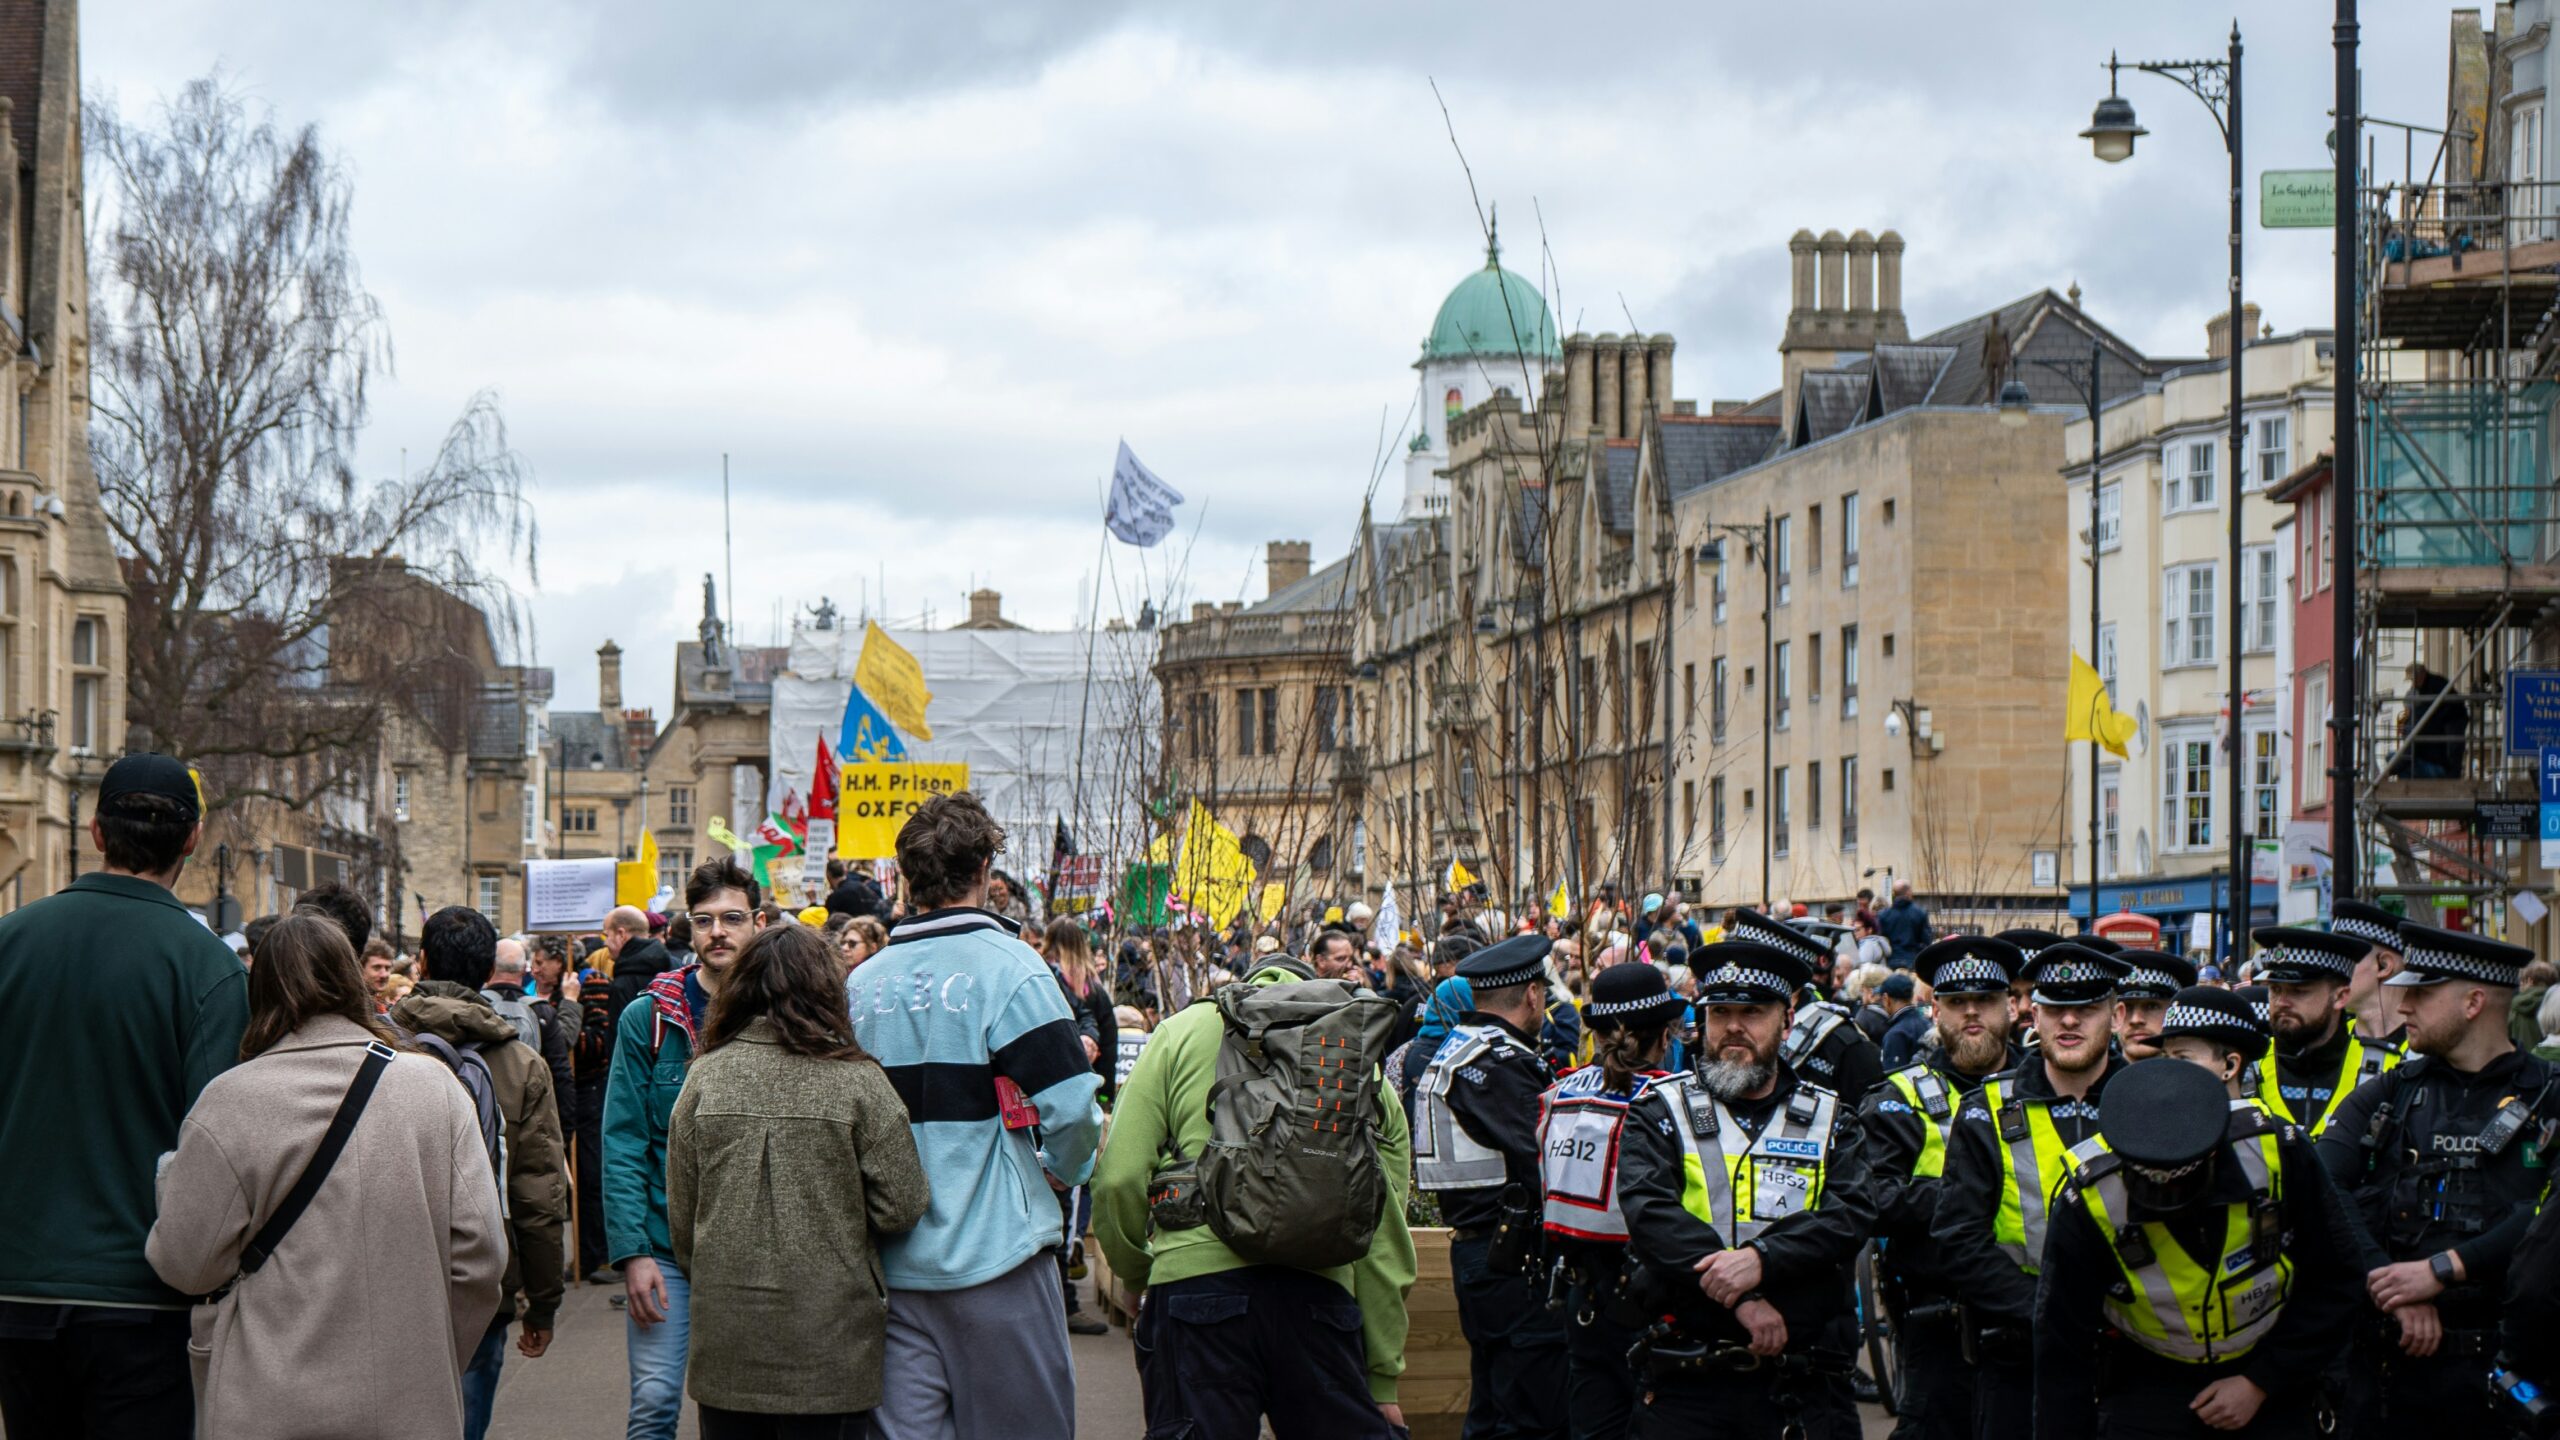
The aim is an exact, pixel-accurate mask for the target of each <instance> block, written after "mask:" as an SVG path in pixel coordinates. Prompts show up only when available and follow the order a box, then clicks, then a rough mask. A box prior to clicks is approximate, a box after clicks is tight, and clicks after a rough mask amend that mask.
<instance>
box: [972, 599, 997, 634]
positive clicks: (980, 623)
mask: <svg viewBox="0 0 2560 1440" xmlns="http://www.w3.org/2000/svg"><path fill="white" fill-rule="evenodd" d="M969 623H970V624H971V625H972V626H974V627H976V628H978V629H981V630H993V629H996V628H999V627H1001V626H1002V625H1003V624H1004V596H1003V595H1002V594H1000V593H998V592H996V591H993V590H972V591H970V592H969Z"/></svg>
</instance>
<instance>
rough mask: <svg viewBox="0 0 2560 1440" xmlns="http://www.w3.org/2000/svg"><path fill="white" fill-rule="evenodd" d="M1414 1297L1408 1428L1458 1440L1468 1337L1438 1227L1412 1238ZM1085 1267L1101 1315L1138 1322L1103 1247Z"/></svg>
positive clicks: (1407, 1348)
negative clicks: (1089, 1269)
mask: <svg viewBox="0 0 2560 1440" xmlns="http://www.w3.org/2000/svg"><path fill="white" fill-rule="evenodd" d="M1413 1252H1414V1260H1415V1262H1416V1263H1415V1267H1414V1269H1415V1275H1414V1281H1413V1293H1412V1294H1411V1295H1409V1296H1407V1297H1406V1298H1405V1314H1406V1317H1407V1321H1408V1325H1407V1328H1406V1331H1405V1339H1404V1380H1403V1382H1402V1383H1401V1384H1399V1385H1398V1386H1397V1387H1396V1388H1397V1391H1398V1393H1399V1394H1400V1395H1401V1396H1402V1397H1403V1404H1404V1418H1405V1422H1406V1423H1407V1424H1409V1425H1411V1426H1412V1427H1413V1435H1414V1440H1457V1437H1458V1431H1459V1429H1460V1427H1461V1425H1462V1424H1463V1423H1464V1422H1465V1420H1466V1418H1467V1358H1468V1352H1467V1337H1466V1335H1465V1334H1464V1333H1463V1332H1462V1331H1460V1330H1459V1328H1458V1290H1457V1286H1456V1285H1455V1284H1454V1283H1453V1282H1452V1281H1451V1279H1450V1277H1449V1232H1448V1230H1447V1229H1445V1228H1442V1227H1439V1226H1433V1227H1430V1228H1428V1229H1424V1228H1419V1227H1417V1228H1416V1229H1415V1230H1414V1232H1413ZM1084 1253H1085V1263H1086V1264H1088V1265H1090V1266H1092V1267H1093V1292H1094V1294H1095V1295H1097V1296H1099V1297H1101V1300H1102V1313H1103V1314H1104V1315H1105V1316H1106V1317H1107V1318H1109V1319H1110V1320H1111V1321H1112V1323H1114V1324H1117V1325H1121V1326H1126V1325H1128V1324H1129V1323H1130V1322H1131V1321H1133V1320H1134V1319H1136V1318H1137V1314H1138V1297H1137V1296H1136V1295H1135V1294H1133V1293H1132V1292H1131V1291H1130V1290H1129V1288H1128V1287H1127V1286H1125V1285H1122V1284H1121V1283H1120V1282H1119V1280H1118V1278H1117V1277H1115V1276H1113V1275H1112V1273H1111V1265H1110V1262H1109V1261H1107V1260H1105V1259H1103V1258H1102V1247H1101V1246H1099V1245H1087V1246H1086V1247H1085V1252H1084Z"/></svg>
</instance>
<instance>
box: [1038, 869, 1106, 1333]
mask: <svg viewBox="0 0 2560 1440" xmlns="http://www.w3.org/2000/svg"><path fill="white" fill-rule="evenodd" d="M1045 938H1046V940H1047V942H1048V943H1047V944H1046V945H1045V946H1044V947H1043V948H1042V951H1041V953H1042V955H1043V956H1044V957H1045V958H1046V959H1047V960H1048V962H1049V969H1050V971H1051V972H1052V973H1054V974H1055V975H1056V976H1057V977H1058V988H1059V989H1060V990H1061V991H1063V992H1064V993H1065V994H1066V997H1067V1009H1068V1011H1069V1012H1070V1013H1071V1014H1073V1015H1074V1016H1075V1017H1076V1038H1077V1041H1078V1043H1080V1044H1081V1045H1083V1046H1084V1051H1085V1054H1087V1055H1089V1056H1091V1057H1092V1058H1093V1073H1094V1074H1096V1075H1099V1076H1100V1077H1102V1101H1103V1103H1104V1104H1105V1105H1109V1104H1110V1103H1111V1098H1112V1095H1113V1092H1114V1090H1115V1089H1116V1081H1117V1078H1118V1077H1117V1066H1118V1064H1119V1059H1120V1017H1119V1015H1118V1013H1117V1010H1116V1007H1114V1006H1113V1005H1112V1003H1111V992H1110V990H1109V989H1107V988H1105V987H1104V985H1103V983H1102V977H1101V974H1100V969H1101V967H1100V966H1099V965H1098V964H1097V963H1096V962H1095V960H1094V958H1093V942H1092V940H1091V938H1090V937H1089V936H1088V935H1087V934H1086V932H1085V928H1084V926H1083V925H1082V924H1080V923H1078V922H1077V921H1075V920H1074V919H1072V918H1067V917H1060V918H1059V919H1056V920H1052V921H1050V922H1049V928H1048V930H1047V931H1046V932H1045ZM1089 1204H1090V1200H1089V1192H1087V1191H1086V1189H1085V1188H1084V1187H1083V1186H1076V1187H1074V1188H1072V1189H1067V1190H1061V1191H1059V1192H1058V1212H1059V1214H1060V1215H1062V1216H1063V1217H1064V1218H1065V1220H1066V1225H1067V1243H1066V1247H1065V1248H1064V1249H1062V1250H1060V1251H1059V1252H1058V1275H1059V1284H1060V1288H1061V1289H1062V1290H1063V1291H1064V1292H1065V1295H1066V1305H1067V1333H1068V1334H1071V1335H1103V1334H1108V1333H1109V1332H1110V1329H1111V1327H1110V1326H1109V1325H1106V1324H1104V1323H1103V1321H1102V1319H1101V1317H1099V1316H1094V1315H1088V1314H1086V1313H1085V1310H1084V1301H1083V1299H1082V1298H1081V1297H1080V1296H1078V1295H1077V1294H1076V1284H1075V1282H1076V1281H1078V1280H1081V1279H1083V1278H1084V1276H1085V1270H1086V1267H1085V1258H1084V1233H1085V1229H1086V1223H1087V1218H1088V1217H1087V1207H1088V1205H1089Z"/></svg>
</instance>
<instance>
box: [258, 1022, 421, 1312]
mask: <svg viewBox="0 0 2560 1440" xmlns="http://www.w3.org/2000/svg"><path fill="white" fill-rule="evenodd" d="M391 1053H392V1052H391V1047H390V1046H388V1045H385V1044H383V1043H382V1042H381V1041H379V1040H374V1041H370V1042H368V1043H367V1044H366V1045H365V1047H364V1063H363V1064H361V1065H359V1066H357V1067H356V1078H355V1079H353V1080H351V1081H349V1082H348V1083H347V1095H346V1098H345V1099H343V1100H340V1101H339V1102H338V1113H337V1114H335V1115H332V1116H330V1117H329V1128H328V1130H327V1132H326V1133H324V1134H322V1135H321V1137H320V1148H319V1149H317V1150H314V1151H312V1152H311V1163H310V1164H308V1165H306V1166H304V1167H302V1178H301V1179H299V1180H296V1181H294V1182H293V1188H292V1189H291V1190H288V1191H286V1192H285V1197H284V1203H283V1204H281V1205H278V1206H277V1207H276V1213H274V1214H273V1215H270V1216H268V1217H267V1223H266V1224H264V1225H261V1226H259V1227H258V1233H257V1234H256V1235H253V1236H251V1237H250V1239H249V1244H248V1248H246V1249H244V1250H242V1251H241V1252H240V1273H241V1274H243V1275H254V1274H256V1273H258V1268H259V1267H260V1266H262V1265H264V1264H266V1263H267V1257H268V1256H270V1255H273V1254H274V1253H276V1247H277V1246H278V1245H281V1244H283V1243H284V1237H285V1234H286V1232H288V1231H290V1230H292V1229H293V1222H295V1221H296V1220H299V1219H301V1218H302V1212H303V1211H304V1210H307V1209H309V1208H310V1206H311V1197H313V1196H314V1195H317V1194H319V1193H320V1186H321V1183H322V1182H323V1181H326V1180H327V1179H328V1178H329V1171H330V1170H331V1169H333V1168H334V1167H335V1166H336V1165H337V1163H338V1152H339V1151H341V1150H344V1149H346V1148H347V1137H348V1136H349V1135H352V1134H354V1133H355V1128H356V1121H358V1120H360V1119H362V1118H364V1107H365V1104H366V1102H368V1101H370V1100H372V1098H373V1086H374V1082H375V1081H377V1080H380V1079H381V1078H382V1072H383V1071H384V1070H386V1069H388V1068H390V1065H391Z"/></svg>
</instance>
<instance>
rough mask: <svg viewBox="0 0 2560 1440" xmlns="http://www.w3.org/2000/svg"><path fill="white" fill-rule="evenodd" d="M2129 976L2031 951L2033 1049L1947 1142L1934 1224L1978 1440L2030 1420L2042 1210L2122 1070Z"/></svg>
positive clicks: (2027, 972)
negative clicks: (2123, 981) (1962, 1337)
mask: <svg viewBox="0 0 2560 1440" xmlns="http://www.w3.org/2000/svg"><path fill="white" fill-rule="evenodd" d="M2125 969H2126V967H2125V966H2124V965H2123V964H2122V963H2121V962H2119V961H2118V960H2117V959H2116V958H2115V957H2114V956H2112V955H2101V954H2099V953H2098V952H2097V951H2095V950H2090V949H2087V948H2085V947H2083V946H2079V945H2074V944H2071V943H2069V942H2068V941H2062V942H2057V943H2055V944H2052V945H2048V946H2046V947H2045V948H2043V949H2042V950H2040V951H2038V952H2037V953H2036V956H2035V958H2034V959H2032V960H2030V961H2028V962H2027V963H2026V966H2025V968H2024V972H2023V973H2024V978H2025V980H2026V983H2027V989H2028V999H2029V1004H2030V1006H2031V1008H2032V1010H2033V1013H2034V1016H2035V1024H2036V1031H2037V1035H2038V1038H2039V1043H2038V1046H2037V1048H2036V1049H2035V1050H2034V1051H2033V1052H2031V1053H2030V1054H2029V1055H2028V1057H2027V1058H2026V1060H2025V1061H2023V1062H2022V1063H2021V1064H2019V1065H2018V1067H2017V1068H2016V1069H2014V1070H2010V1071H2007V1072H2005V1073H2002V1074H1999V1075H1994V1076H1992V1077H1991V1078H1990V1079H1989V1080H1986V1081H1984V1082H1983V1085H1982V1093H1981V1094H1979V1095H1977V1096H1975V1097H1974V1098H1973V1099H1972V1100H1970V1101H1968V1102H1967V1103H1966V1104H1965V1106H1964V1108H1963V1109H1962V1110H1961V1111H1959V1112H1958V1113H1957V1115H1956V1126H1955V1133H1954V1134H1953V1135H1952V1136H1951V1137H1950V1138H1949V1140H1948V1146H1947V1175H1946V1186H1945V1188H1944V1189H1943V1190H1941V1191H1940V1193H1939V1197H1938V1229H1939V1234H1940V1239H1941V1245H1942V1248H1943V1252H1944V1255H1945V1257H1946V1261H1947V1265H1948V1267H1949V1273H1951V1274H1952V1275H1954V1276H1955V1278H1956V1283H1957V1286H1958V1291H1959V1294H1960V1296H1961V1298H1962V1299H1963V1300H1964V1303H1965V1311H1966V1316H1965V1318H1966V1322H1967V1324H1968V1326H1969V1327H1970V1329H1971V1331H1972V1335H1971V1339H1972V1343H1973V1346H1974V1359H1975V1363H1976V1364H1977V1365H1979V1366H1980V1373H1979V1375H1978V1377H1977V1379H1976V1381H1975V1385H1974V1411H1973V1418H1974V1427H1973V1433H1974V1434H1975V1435H1976V1436H1978V1437H1981V1440H2016V1437H2017V1436H2018V1435H2019V1434H2021V1433H2022V1432H2023V1431H2024V1430H2025V1429H2026V1427H2027V1425H2028V1423H2029V1421H2030V1417H2031V1411H2032V1405H2033V1395H2034V1376H2033V1372H2032V1370H2031V1368H2030V1366H2029V1365H2028V1363H2027V1353H2028V1339H2027V1331H2028V1327H2029V1325H2030V1324H2031V1323H2032V1321H2033V1319H2034V1310H2035V1295H2036V1275H2037V1273H2038V1268H2039V1266H2040V1264H2041V1262H2042V1259H2043V1255H2044V1239H2045V1205H2046V1201H2047V1199H2048V1198H2049V1197H2050V1196H2051V1195H2052V1194H2053V1187H2054V1186H2055V1185H2056V1184H2058V1183H2060V1181H2061V1179H2062V1169H2063V1162H2064V1159H2065V1157H2066V1156H2067V1155H2068V1154H2069V1152H2070V1150H2071V1147H2072V1146H2074V1145H2077V1144H2079V1143H2080V1142H2081V1141H2083V1140H2086V1139H2088V1138H2089V1137H2090V1136H2091V1135H2094V1134H2096V1133H2097V1130H2098V1097H2099V1094H2100V1093H2101V1092H2102V1091H2103V1090H2104V1089H2105V1088H2106V1084H2107V1081H2108V1080H2109V1078H2111V1077H2112V1076H2113V1075H2114V1074H2115V1073H2116V1072H2117V1071H2119V1070H2121V1069H2123V1068H2124V1063H2125V1062H2124V1061H2123V1059H2122V1058H2121V1057H2120V1056H2118V1055H2117V1053H2116V1051H2115V1047H2114V1044H2113V1040H2114V1031H2115V997H2116V982H2117V981H2118V980H2119V979H2120V978H2122V976H2123V974H2124V972H2125Z"/></svg>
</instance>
